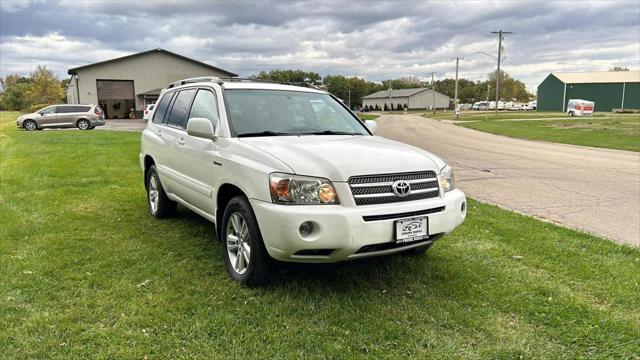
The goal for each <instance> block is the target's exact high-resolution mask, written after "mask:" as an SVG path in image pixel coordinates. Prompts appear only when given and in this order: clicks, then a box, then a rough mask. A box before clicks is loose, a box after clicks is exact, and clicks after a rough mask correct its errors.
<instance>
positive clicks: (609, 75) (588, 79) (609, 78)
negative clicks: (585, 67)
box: [551, 71, 640, 84]
mask: <svg viewBox="0 0 640 360" xmlns="http://www.w3.org/2000/svg"><path fill="white" fill-rule="evenodd" d="M551 75H553V76H555V77H557V78H558V79H559V80H560V81H562V82H563V83H565V84H587V83H622V82H640V71H592V72H554V73H551Z"/></svg>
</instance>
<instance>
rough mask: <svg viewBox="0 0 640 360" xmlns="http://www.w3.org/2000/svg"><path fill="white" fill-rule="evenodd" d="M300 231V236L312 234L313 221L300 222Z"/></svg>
mask: <svg viewBox="0 0 640 360" xmlns="http://www.w3.org/2000/svg"><path fill="white" fill-rule="evenodd" d="M298 231H299V232H300V236H302V237H307V236H309V235H311V233H312V232H313V223H312V222H310V221H305V222H303V223H302V224H300V228H299V229H298Z"/></svg>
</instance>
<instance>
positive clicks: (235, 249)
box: [227, 212, 251, 275]
mask: <svg viewBox="0 0 640 360" xmlns="http://www.w3.org/2000/svg"><path fill="white" fill-rule="evenodd" d="M249 239H250V235H249V227H248V226H247V221H246V220H245V219H244V217H243V216H242V215H241V214H240V213H239V212H234V213H233V214H231V216H230V217H229V221H228V222H227V254H228V255H229V262H230V263H231V266H232V267H233V270H234V271H235V272H236V273H238V274H240V275H241V274H244V273H245V272H246V271H247V269H248V268H249V259H250V258H251V244H250V243H249Z"/></svg>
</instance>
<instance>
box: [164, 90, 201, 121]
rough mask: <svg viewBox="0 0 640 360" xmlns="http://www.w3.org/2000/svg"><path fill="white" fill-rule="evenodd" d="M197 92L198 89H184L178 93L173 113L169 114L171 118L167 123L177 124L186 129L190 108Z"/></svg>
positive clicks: (172, 108) (172, 109)
mask: <svg viewBox="0 0 640 360" xmlns="http://www.w3.org/2000/svg"><path fill="white" fill-rule="evenodd" d="M195 94H196V89H189V90H182V91H180V92H179V93H178V95H176V100H175V101H174V102H173V106H172V107H171V113H170V114H169V120H167V124H169V125H171V126H175V127H177V128H181V129H184V128H186V127H187V120H188V117H189V108H190V107H191V100H193V96H194V95H195Z"/></svg>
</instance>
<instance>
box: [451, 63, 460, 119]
mask: <svg viewBox="0 0 640 360" xmlns="http://www.w3.org/2000/svg"><path fill="white" fill-rule="evenodd" d="M460 59H462V58H459V57H457V58H456V90H455V94H454V98H455V100H454V101H453V111H454V112H455V114H456V119H458V118H460V114H458V64H459V62H460Z"/></svg>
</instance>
